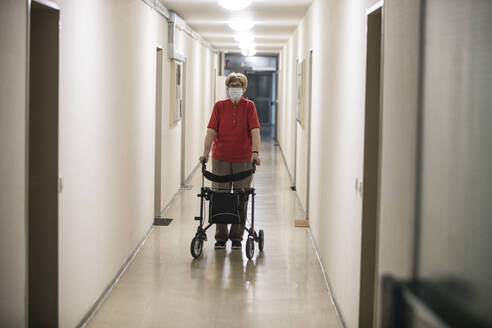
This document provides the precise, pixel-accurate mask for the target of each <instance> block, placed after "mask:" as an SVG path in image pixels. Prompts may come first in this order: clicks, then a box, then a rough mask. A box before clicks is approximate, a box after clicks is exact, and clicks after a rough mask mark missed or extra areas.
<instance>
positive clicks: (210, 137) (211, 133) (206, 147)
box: [200, 128, 217, 163]
mask: <svg viewBox="0 0 492 328" xmlns="http://www.w3.org/2000/svg"><path fill="white" fill-rule="evenodd" d="M216 134H217V131H215V130H214V129H210V128H208V129H207V135H206V136H205V142H204V143H203V155H202V156H200V162H202V161H203V160H205V163H206V162H207V161H208V155H209V153H210V149H211V148H212V142H213V141H214V137H215V135H216Z"/></svg>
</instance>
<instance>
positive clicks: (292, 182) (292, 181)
mask: <svg viewBox="0 0 492 328" xmlns="http://www.w3.org/2000/svg"><path fill="white" fill-rule="evenodd" d="M276 147H278V149H279V150H280V155H282V158H283V160H284V165H285V168H286V170H287V174H288V175H289V179H290V183H291V184H292V186H293V185H294V179H293V178H292V174H290V171H289V166H288V165H287V160H286V159H285V155H284V151H283V150H282V146H281V145H280V142H278V141H277V146H276Z"/></svg>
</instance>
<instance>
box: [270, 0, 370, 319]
mask: <svg viewBox="0 0 492 328" xmlns="http://www.w3.org/2000/svg"><path fill="white" fill-rule="evenodd" d="M375 2H376V1H372V0H348V1H338V0H336V1H335V0H331V1H321V0H315V1H314V2H313V5H312V7H311V9H310V11H309V12H308V13H307V14H306V16H305V17H304V20H303V21H302V22H301V24H300V25H299V27H298V29H297V31H296V34H295V35H294V36H293V37H292V38H291V39H290V40H289V43H288V45H287V46H286V47H285V48H284V52H283V55H284V59H285V62H284V63H283V64H284V65H283V72H284V76H285V78H286V79H287V81H283V82H284V85H286V91H284V92H283V93H282V95H283V97H284V99H283V101H281V104H282V107H281V110H279V123H280V124H279V129H280V132H279V142H280V145H281V147H282V149H283V151H284V154H285V157H286V159H287V164H288V167H289V171H290V172H293V170H294V142H296V139H295V138H294V124H296V123H295V122H293V120H295V94H296V89H295V60H296V58H307V57H308V51H309V49H310V48H313V91H312V136H311V138H312V144H311V146H312V149H311V177H312V179H311V185H310V195H311V200H310V204H311V206H310V209H309V212H310V225H311V230H312V232H313V236H314V239H315V242H316V244H317V247H318V249H319V252H320V256H321V260H322V262H323V266H324V268H325V271H326V273H327V276H328V280H329V282H330V284H331V287H332V291H333V293H334V296H335V300H336V303H337V305H338V308H339V310H340V313H341V316H342V318H343V320H344V322H345V324H346V325H347V326H348V327H356V326H357V325H358V324H359V322H358V306H359V283H360V282H359V281H360V243H361V241H360V234H361V202H362V201H361V198H360V197H359V196H358V194H357V193H356V190H355V188H354V185H355V179H356V178H359V179H360V178H362V168H363V165H362V159H363V126H364V81H365V31H366V10H367V9H368V8H370V7H371V5H372V4H373V3H375ZM298 127H300V133H299V134H298V135H299V136H298V138H297V145H298V149H297V153H298V154H299V156H298V159H299V160H304V159H303V158H302V157H303V156H305V155H304V154H305V153H306V150H305V148H306V147H307V142H306V135H307V132H306V127H303V126H298ZM306 169H307V167H306V166H301V165H298V170H297V187H298V192H299V193H300V198H301V199H303V198H304V194H305V190H303V186H305V184H306V181H305V178H304V177H305V176H306Z"/></svg>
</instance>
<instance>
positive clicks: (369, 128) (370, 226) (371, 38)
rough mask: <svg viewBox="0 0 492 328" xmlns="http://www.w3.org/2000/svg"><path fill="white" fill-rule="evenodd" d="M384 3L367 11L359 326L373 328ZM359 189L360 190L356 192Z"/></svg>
mask: <svg viewBox="0 0 492 328" xmlns="http://www.w3.org/2000/svg"><path fill="white" fill-rule="evenodd" d="M382 7H383V3H382V2H379V3H377V4H376V5H375V6H373V7H372V8H371V9H369V10H368V11H367V40H366V42H367V43H366V46H367V56H366V99H365V118H364V168H363V174H364V178H363V181H364V185H363V186H364V187H363V189H362V234H361V236H362V240H361V263H360V267H361V271H360V295H359V327H369V326H372V325H373V322H374V313H375V290H376V289H375V287H376V286H375V285H376V254H377V253H376V252H377V231H378V203H379V176H380V174H379V172H380V115H381V67H382V66H381V63H382V59H381V55H382V51H381V49H382V43H381V40H382V38H381V35H382V18H383V8H382ZM359 190H360V189H359Z"/></svg>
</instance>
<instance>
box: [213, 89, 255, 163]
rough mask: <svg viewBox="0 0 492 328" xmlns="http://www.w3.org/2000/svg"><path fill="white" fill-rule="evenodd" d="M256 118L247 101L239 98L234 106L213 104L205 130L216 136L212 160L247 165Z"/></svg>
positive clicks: (252, 104) (251, 104)
mask: <svg viewBox="0 0 492 328" xmlns="http://www.w3.org/2000/svg"><path fill="white" fill-rule="evenodd" d="M259 127H260V123H259V122H258V114H257V113H256V107H255V104H254V103H253V102H252V101H251V100H247V99H244V98H242V97H241V99H240V100H239V102H238V103H237V105H234V104H233V103H232V101H231V99H230V98H228V99H225V100H220V101H217V102H216V103H215V106H214V110H213V112H212V117H210V122H209V123H208V128H209V129H214V130H215V131H217V134H216V135H215V138H214V144H213V147H212V157H213V158H215V159H218V160H219V161H227V162H248V161H250V160H251V151H252V138H251V130H252V129H255V128H259Z"/></svg>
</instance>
